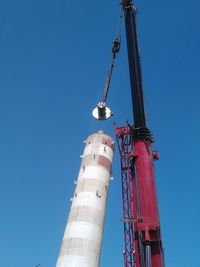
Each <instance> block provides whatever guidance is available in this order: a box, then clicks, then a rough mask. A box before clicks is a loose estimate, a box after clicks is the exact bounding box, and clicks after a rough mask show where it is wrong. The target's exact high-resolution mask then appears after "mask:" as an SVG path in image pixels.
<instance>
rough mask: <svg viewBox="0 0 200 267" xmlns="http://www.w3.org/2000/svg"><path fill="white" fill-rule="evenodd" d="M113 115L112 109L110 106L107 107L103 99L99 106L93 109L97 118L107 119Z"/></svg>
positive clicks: (93, 113) (93, 114)
mask: <svg viewBox="0 0 200 267" xmlns="http://www.w3.org/2000/svg"><path fill="white" fill-rule="evenodd" d="M112 115H113V113H112V111H111V110H110V109H109V108H108V107H106V103H105V102H103V101H102V102H99V104H98V105H97V107H96V108H95V109H93V111H92V116H93V117H94V118H95V119H96V120H106V119H108V118H110V117H111V116H112Z"/></svg>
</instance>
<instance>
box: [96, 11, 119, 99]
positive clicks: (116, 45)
mask: <svg viewBox="0 0 200 267" xmlns="http://www.w3.org/2000/svg"><path fill="white" fill-rule="evenodd" d="M122 23H123V12H121V14H120V17H119V22H118V27H117V33H116V37H115V39H114V41H113V45H112V61H111V64H110V68H109V71H108V75H107V79H106V84H105V87H104V93H103V98H102V101H101V103H102V102H103V103H105V102H106V99H107V95H108V91H109V88H110V81H111V77H112V72H113V68H114V65H115V59H116V55H117V54H118V53H119V50H120V44H121V32H122Z"/></svg>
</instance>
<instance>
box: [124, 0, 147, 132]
mask: <svg viewBox="0 0 200 267" xmlns="http://www.w3.org/2000/svg"><path fill="white" fill-rule="evenodd" d="M121 4H122V8H123V10H124V15H125V26H126V38H127V48H128V60H129V72H130V83H131V94H132V107H133V118H134V125H135V127H136V128H140V127H144V128H146V116H145V110H144V97H143V88H142V74H141V66H140V57H139V51H138V43H137V32H136V22H135V14H136V8H135V7H134V6H133V4H132V1H131V0H122V2H121Z"/></svg>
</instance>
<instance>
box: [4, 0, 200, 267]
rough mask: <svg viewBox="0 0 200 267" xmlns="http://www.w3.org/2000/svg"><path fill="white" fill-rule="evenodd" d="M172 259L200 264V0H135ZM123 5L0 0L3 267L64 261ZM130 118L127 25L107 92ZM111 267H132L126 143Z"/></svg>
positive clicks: (105, 257)
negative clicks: (126, 238) (128, 264)
mask: <svg viewBox="0 0 200 267" xmlns="http://www.w3.org/2000/svg"><path fill="white" fill-rule="evenodd" d="M136 5H137V8H138V17H137V21H138V32H139V39H140V50H141V61H142V69H143V81H144V90H145V102H146V106H147V115H148V122H149V127H150V128H151V129H152V130H153V132H154V136H155V140H156V142H155V144H154V148H155V149H157V150H159V151H160V154H161V159H160V161H158V162H156V177H157V188H158V197H159V207H160V216H161V223H162V233H163V241H164V247H165V257H166V267H179V266H181V267H188V266H189V267H200V258H199V253H200V245H199V238H200V235H199V230H198V229H199V221H200V208H199V203H200V197H199V196H200V194H199V187H200V179H199V166H200V160H199V151H200V143H199V136H200V125H199V114H200V106H199V99H200V74H199V69H200V49H199V47H200V34H199V25H200V16H199V9H200V2H199V1H198V0H191V1H186V0H176V1H172V0H169V1H158V0H152V1H147V0H146V1H145V0H137V2H136ZM118 16H119V1H108V0H102V1H84V2H83V1H69V0H18V1H16V0H1V1H0V212H1V220H0V266H1V267H34V266H35V265H36V264H38V263H41V265H42V267H54V266H55V263H56V258H57V255H58V252H59V248H60V244H61V240H62V236H63V232H64V227H65V223H66V216H67V214H68V212H69V208H70V202H69V199H70V197H71V196H72V195H73V192H74V188H75V187H74V184H73V181H74V180H75V179H76V177H77V174H78V170H79V166H80V158H79V156H80V154H81V153H82V151H83V140H84V139H85V138H86V137H87V136H88V135H89V134H91V133H93V132H95V131H96V130H98V129H104V130H105V131H106V132H107V133H109V134H111V135H112V136H114V131H113V125H112V119H111V120H109V121H107V122H104V123H102V122H97V121H94V120H93V119H92V117H91V110H92V109H93V107H94V106H95V105H96V103H97V102H98V101H99V99H100V97H101V95H102V90H103V86H104V83H105V78H106V74H107V70H108V65H109V63H110V55H111V53H110V49H111V44H112V40H113V37H114V33H115V31H116V25H117V20H118ZM108 104H109V106H111V107H112V110H113V111H114V114H115V115H114V118H113V119H114V120H115V121H116V122H117V123H118V124H119V125H123V124H124V123H125V121H126V119H129V120H130V121H132V114H131V104H130V89H129V76H128V65H127V54H126V43H125V36H124V31H123V34H122V47H121V52H120V55H119V57H118V60H117V64H116V68H115V70H114V74H113V79H112V83H111V91H110V94H109V100H108ZM113 171H114V178H115V180H114V181H113V182H112V183H111V186H110V194H109V200H108V207H107V212H106V223H105V231H104V241H103V249H102V258H101V267H122V266H123V258H122V251H123V225H122V222H121V180H120V168H119V157H118V153H117V150H116V153H115V159H114V167H113Z"/></svg>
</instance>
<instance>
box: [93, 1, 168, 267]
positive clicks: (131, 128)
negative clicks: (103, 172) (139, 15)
mask: <svg viewBox="0 0 200 267" xmlns="http://www.w3.org/2000/svg"><path fill="white" fill-rule="evenodd" d="M121 6H122V10H123V13H124V18H125V28H126V39H127V49H128V61H129V75H130V85H131V97H132V107H133V118H134V124H133V125H130V124H129V123H128V122H127V123H126V125H125V126H122V127H117V126H116V125H115V134H116V139H117V144H118V148H119V153H120V160H121V178H122V203H123V223H124V244H125V247H124V252H123V254H124V267H164V266H165V264H164V253H163V246H162V237H161V230H160V218H159V211H158V201H157V193H156V182H155V175H154V160H157V159H158V158H159V155H158V153H157V152H153V151H152V142H153V140H152V134H151V132H150V130H149V129H148V127H147V124H146V116H145V109H144V98H143V87H142V75H141V65H140V58H139V51H138V42H137V31H136V8H135V6H134V5H133V4H132V1H131V0H122V2H121ZM119 44H120V40H119V39H118V38H116V39H115V41H114V44H113V50H112V51H114V54H113V61H112V64H111V66H110V71H109V74H108V79H107V83H106V87H105V90H104V97H103V100H102V101H101V102H100V103H99V105H98V107H97V108H96V109H95V110H94V111H95V112H96V113H95V112H93V115H94V117H95V118H96V119H107V118H108V117H110V116H111V115H112V113H111V111H110V109H109V108H107V107H106V104H105V101H106V98H107V94H108V89H109V85H110V79H111V75H112V69H113V66H114V59H115V56H116V53H117V52H118V51H119ZM116 48H117V49H116Z"/></svg>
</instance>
